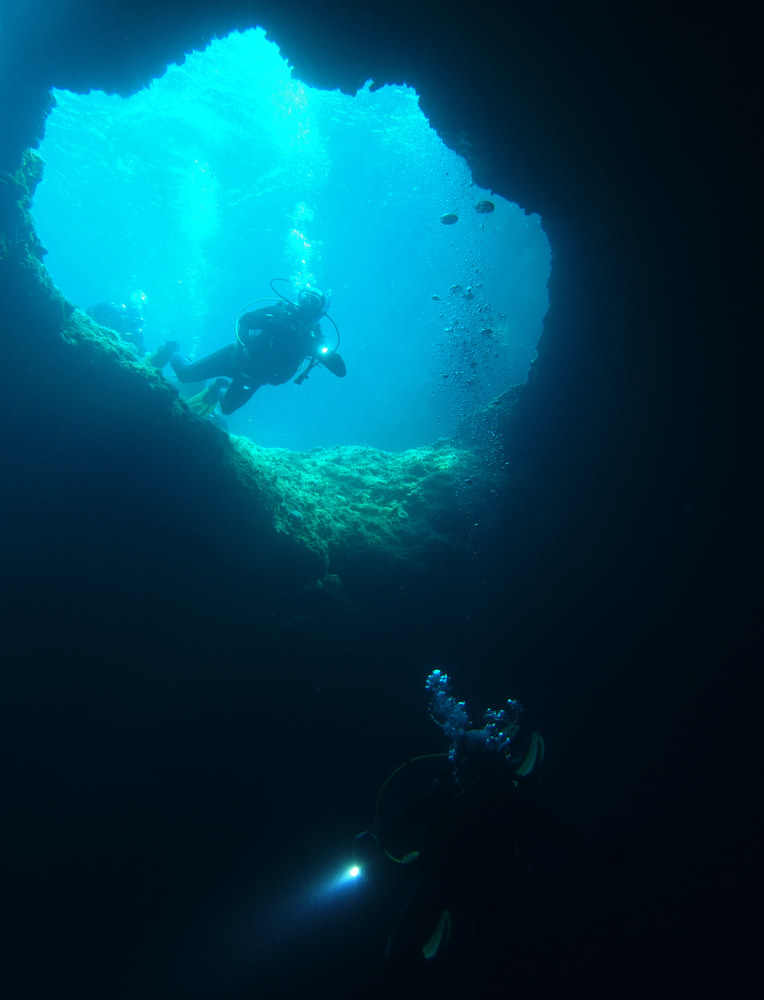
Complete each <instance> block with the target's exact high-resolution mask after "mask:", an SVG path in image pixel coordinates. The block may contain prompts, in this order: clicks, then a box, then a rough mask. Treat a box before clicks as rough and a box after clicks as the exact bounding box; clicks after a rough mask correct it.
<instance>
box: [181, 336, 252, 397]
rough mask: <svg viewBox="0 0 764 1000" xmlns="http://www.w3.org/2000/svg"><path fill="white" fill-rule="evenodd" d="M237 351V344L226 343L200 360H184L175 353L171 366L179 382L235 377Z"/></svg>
mask: <svg viewBox="0 0 764 1000" xmlns="http://www.w3.org/2000/svg"><path fill="white" fill-rule="evenodd" d="M235 351H236V344H226V346H225V347H221V348H220V350H219V351H213V352H212V354H208V355H207V356H206V357H204V358H199V360H198V361H184V360H183V358H182V357H181V356H180V354H178V353H175V354H173V356H172V357H171V358H170V366H171V367H172V370H173V371H174V372H175V374H176V375H177V376H178V381H179V382H205V381H206V380H207V379H208V378H217V377H218V376H220V375H224V376H225V377H226V378H234V376H236V375H238V374H239V372H238V370H237V366H236V363H235V359H234V353H235ZM223 412H225V411H223Z"/></svg>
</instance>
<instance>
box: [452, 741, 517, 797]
mask: <svg viewBox="0 0 764 1000" xmlns="http://www.w3.org/2000/svg"><path fill="white" fill-rule="evenodd" d="M453 759H454V773H455V775H456V781H457V784H459V785H460V786H461V787H462V788H472V787H473V786H474V785H476V784H477V783H478V782H479V781H483V780H485V779H486V778H488V779H491V778H493V777H497V776H498V775H499V773H500V772H501V770H502V769H503V766H504V764H505V761H506V758H505V757H504V755H503V754H502V753H501V752H500V751H499V749H498V747H497V746H496V745H495V741H494V740H493V739H492V733H491V731H490V730H489V729H468V730H467V732H466V733H464V734H463V735H462V736H460V737H459V739H458V740H457V743H456V746H455V747H454V758H453Z"/></svg>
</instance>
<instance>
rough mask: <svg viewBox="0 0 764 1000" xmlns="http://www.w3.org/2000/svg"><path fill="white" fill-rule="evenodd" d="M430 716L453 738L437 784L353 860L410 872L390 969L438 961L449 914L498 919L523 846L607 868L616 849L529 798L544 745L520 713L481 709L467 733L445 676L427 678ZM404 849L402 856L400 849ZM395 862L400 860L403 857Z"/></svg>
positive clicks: (513, 886) (364, 839) (370, 833)
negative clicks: (374, 860)
mask: <svg viewBox="0 0 764 1000" xmlns="http://www.w3.org/2000/svg"><path fill="white" fill-rule="evenodd" d="M427 688H428V690H429V691H430V692H431V700H430V715H431V717H432V718H433V720H434V721H435V722H436V723H437V724H438V725H439V726H440V727H441V728H442V729H443V730H444V732H445V733H446V735H447V736H448V737H449V739H450V740H451V749H450V751H449V752H448V753H443V754H426V755H424V757H442V758H443V759H444V760H443V768H442V771H441V774H440V776H439V777H438V779H437V780H436V781H435V782H434V783H433V784H432V785H431V786H430V787H429V788H426V789H424V790H423V792H422V794H421V795H419V797H418V798H417V799H415V800H414V801H413V802H412V803H411V804H410V805H409V806H408V807H407V808H406V809H404V811H403V812H402V813H401V814H400V815H399V816H397V817H396V818H395V819H393V820H392V822H390V823H386V824H380V823H379V805H380V801H381V799H382V797H383V793H384V791H385V788H386V786H387V785H388V783H389V782H390V780H391V779H392V778H393V777H394V776H395V775H396V774H397V773H398V772H399V771H401V770H403V769H404V768H409V767H410V765H411V763H412V760H418V759H424V757H422V758H416V757H415V758H413V759H410V760H408V761H406V762H405V763H404V764H402V765H401V767H400V768H398V769H397V770H396V771H394V772H393V774H391V775H390V777H389V778H388V779H387V781H386V782H385V784H384V785H383V786H382V789H381V790H380V793H379V797H378V799H377V809H376V815H375V824H376V825H375V827H374V828H373V829H372V830H367V831H365V832H364V833H362V834H359V836H358V837H357V838H356V847H357V850H358V851H359V853H360V854H362V855H366V856H367V857H369V858H370V857H371V856H372V855H374V854H379V852H380V851H383V852H384V854H386V855H387V857H388V858H390V859H391V860H392V861H394V862H395V863H396V864H398V865H411V867H412V870H413V871H414V872H415V875H414V879H413V882H412V884H411V888H410V890H409V893H408V896H407V897H406V901H405V902H404V904H403V907H402V909H401V912H400V915H399V917H398V920H397V923H396V924H395V927H394V929H393V931H392V934H391V935H390V938H389V940H388V943H387V950H386V958H387V960H388V962H389V963H390V964H391V966H393V967H407V968H408V967H414V966H417V965H424V964H427V963H428V962H430V961H432V960H433V959H435V958H436V957H438V956H439V955H441V954H442V953H443V951H444V949H445V947H446V945H447V943H448V939H449V936H450V933H451V927H452V916H451V913H452V910H467V911H471V913H472V914H473V915H474V916H475V917H476V918H477V919H478V920H489V921H495V920H501V919H502V918H503V917H506V916H507V915H508V912H509V910H510V907H511V904H512V902H513V901H514V900H515V899H516V898H517V895H518V892H519V888H520V879H521V877H522V875H523V872H526V871H528V870H529V868H530V864H529V862H528V846H529V843H530V842H531V841H532V840H534V839H535V838H537V837H540V838H549V839H551V840H554V841H556V842H557V843H559V844H562V845H563V846H565V847H567V848H568V849H569V850H571V851H573V852H574V853H576V854H578V855H580V856H582V857H586V858H593V859H596V860H599V861H604V862H606V863H610V864H613V865H620V864H622V863H623V859H622V856H621V852H620V849H619V848H618V846H617V845H616V844H613V843H612V842H609V841H606V842H602V843H598V844H590V843H587V842H586V841H584V840H583V839H582V838H581V837H579V836H578V835H577V834H576V833H575V832H574V831H573V830H571V829H570V828H568V827H567V826H565V825H564V824H562V823H559V822H557V821H556V820H555V819H553V818H552V817H551V816H550V815H548V814H547V812H546V811H545V810H544V809H543V807H542V806H541V805H540V803H539V802H538V801H537V798H536V796H535V794H534V792H535V790H536V789H537V788H538V785H539V782H538V777H537V774H538V769H539V767H540V765H541V763H542V761H543V759H544V749H545V748H544V740H543V738H542V737H541V736H540V735H539V734H538V733H528V732H526V731H525V730H524V729H523V728H522V727H521V726H520V717H521V715H522V706H521V705H520V704H519V703H518V702H516V701H513V700H511V699H510V700H509V701H508V702H507V707H506V709H504V710H502V711H500V712H496V711H494V710H492V709H488V710H487V711H486V712H485V714H484V716H483V719H482V723H481V726H480V728H477V729H471V728H469V727H470V721H469V717H468V715H467V712H466V710H465V707H464V703H463V702H457V701H456V699H455V698H454V697H453V696H452V695H451V694H450V684H449V680H448V676H447V675H446V674H442V673H441V672H440V671H439V670H434V671H433V672H432V673H431V674H430V676H429V677H428V678H427ZM412 843H413V844H414V846H415V849H413V850H412V849H409V850H408V852H407V853H405V854H404V853H403V852H404V849H405V848H406V847H408V848H411V846H412ZM401 855H402V856H401Z"/></svg>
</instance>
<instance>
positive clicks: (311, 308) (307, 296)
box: [297, 288, 327, 323]
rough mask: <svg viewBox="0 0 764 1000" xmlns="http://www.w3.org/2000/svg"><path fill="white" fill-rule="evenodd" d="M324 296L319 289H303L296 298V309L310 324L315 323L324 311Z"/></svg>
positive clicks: (325, 303)
mask: <svg viewBox="0 0 764 1000" xmlns="http://www.w3.org/2000/svg"><path fill="white" fill-rule="evenodd" d="M326 305H327V302H326V296H325V295H324V293H323V292H322V291H321V290H320V289H319V288H303V289H302V290H301V291H300V294H299V295H298V296H297V308H298V309H299V310H300V313H301V314H302V315H303V316H304V317H305V318H306V320H308V321H309V322H312V323H317V322H318V320H320V319H321V317H322V316H323V315H324V312H325V311H326Z"/></svg>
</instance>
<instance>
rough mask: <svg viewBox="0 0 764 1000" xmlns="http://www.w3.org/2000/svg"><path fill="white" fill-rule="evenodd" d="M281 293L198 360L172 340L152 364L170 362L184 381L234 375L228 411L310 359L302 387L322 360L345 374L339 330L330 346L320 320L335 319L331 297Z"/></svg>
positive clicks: (309, 291) (224, 403) (307, 291)
mask: <svg viewBox="0 0 764 1000" xmlns="http://www.w3.org/2000/svg"><path fill="white" fill-rule="evenodd" d="M273 280H274V281H275V280H279V279H275V278H274V279H273ZM280 280H285V279H280ZM271 288H273V282H271ZM274 291H275V289H274ZM276 294H277V295H279V299H280V301H279V300H266V301H268V302H269V304H268V305H266V306H262V307H261V308H260V309H255V310H253V311H251V312H244V313H243V314H242V315H240V316H239V318H238V319H237V321H236V326H235V333H236V340H235V341H234V342H233V343H231V344H227V345H226V346H225V347H221V348H220V350H218V351H214V352H213V353H212V354H208V355H207V356H206V357H204V358H200V359H199V360H198V361H193V362H189V361H186V360H184V359H183V358H182V357H181V355H180V354H179V353H178V347H179V345H178V344H177V342H176V341H168V342H167V343H166V344H165V346H164V347H163V348H160V350H159V351H157V352H155V354H154V355H152V357H151V359H149V363H150V364H151V365H152V366H153V367H154V368H156V369H161V368H163V367H164V365H166V364H167V363H168V362H169V364H170V366H171V367H172V370H173V371H174V372H175V374H176V375H177V376H178V380H179V381H180V382H202V381H204V380H206V379H209V378H217V377H218V376H223V377H225V378H229V379H231V383H230V385H229V386H228V388H227V390H226V392H225V394H224V395H223V397H222V399H221V400H220V409H221V410H222V412H223V413H224V414H229V413H233V412H234V410H238V409H239V407H240V406H243V405H244V404H245V403H246V402H247V401H248V400H250V399H251V398H252V396H253V395H254V394H255V392H257V390H258V389H259V388H260V386H262V385H283V384H284V382H288V381H289V379H290V378H292V377H293V376H294V375H296V374H297V372H298V370H299V368H300V366H301V365H302V364H304V363H305V362H306V361H307V362H308V365H307V367H306V368H305V370H304V371H303V372H302V373H301V374H300V375H299V376H298V377H297V378H296V379H295V382H296V383H297V384H298V385H299V384H300V383H301V382H303V381H304V380H305V379H306V378H307V377H308V373H309V372H310V371H311V369H312V368H313V367H315V366H316V365H318V364H322V365H324V367H325V368H328V369H329V371H330V372H332V374H334V375H338V376H339V377H340V378H342V377H343V376H344V375H345V373H346V370H347V369H346V367H345V362H344V361H343V360H342V358H341V357H340V355H339V354H338V353H337V347H338V346H339V333H338V335H337V345H336V346H335V347H334V348H333V349H331V348H330V347H329V346H328V345H327V343H326V341H325V340H324V337H323V334H322V332H321V326H320V323H319V320H320V319H322V318H323V317H326V318H327V319H329V321H330V322H332V323H333V320H331V319H330V318H329V317H328V316H327V315H326V308H327V305H328V302H327V296H326V295H324V293H323V292H321V291H319V290H318V289H317V288H304V289H302V291H301V292H300V294H299V295H298V296H297V302H296V303H295V302H291V301H290V300H289V299H287V298H286V297H285V296H283V295H281V294H280V293H278V292H277V293H276ZM260 301H264V300H260ZM255 304H256V303H252V305H255ZM335 329H336V326H335Z"/></svg>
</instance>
